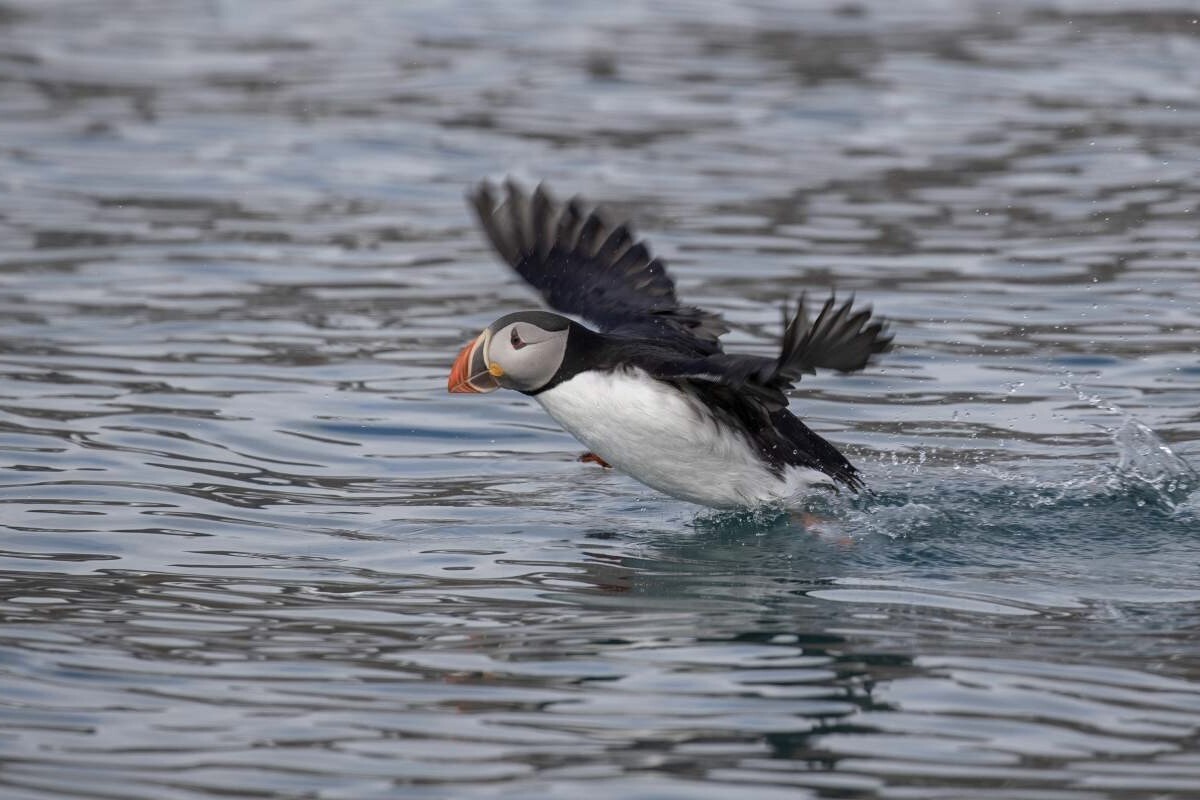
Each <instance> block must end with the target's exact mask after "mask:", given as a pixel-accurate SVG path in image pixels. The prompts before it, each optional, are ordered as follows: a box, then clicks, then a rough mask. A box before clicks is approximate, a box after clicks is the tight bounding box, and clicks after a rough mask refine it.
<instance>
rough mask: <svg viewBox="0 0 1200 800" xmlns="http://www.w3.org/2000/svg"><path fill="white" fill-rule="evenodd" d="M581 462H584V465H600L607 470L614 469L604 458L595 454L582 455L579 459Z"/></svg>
mask: <svg viewBox="0 0 1200 800" xmlns="http://www.w3.org/2000/svg"><path fill="white" fill-rule="evenodd" d="M579 460H580V461H582V462H583V463H584V464H589V463H590V464H599V465H600V466H602V467H604V468H605V469H612V464H610V463H608V462H607V461H605V460H604V459H603V458H601V457H600V456H598V455H596V454H595V453H584V454H583V455H581V456H580V457H579Z"/></svg>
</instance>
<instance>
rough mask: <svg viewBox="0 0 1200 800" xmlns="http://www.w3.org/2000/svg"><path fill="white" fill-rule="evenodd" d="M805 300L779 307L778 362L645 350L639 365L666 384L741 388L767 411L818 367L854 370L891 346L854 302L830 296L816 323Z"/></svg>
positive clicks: (779, 406) (885, 333)
mask: <svg viewBox="0 0 1200 800" xmlns="http://www.w3.org/2000/svg"><path fill="white" fill-rule="evenodd" d="M806 299H807V298H806V296H805V295H801V296H800V303H799V306H798V307H797V309H796V311H795V313H794V314H793V313H791V312H790V311H789V309H788V306H787V305H786V304H785V305H784V308H783V318H784V331H783V342H782V345H781V346H780V349H779V355H778V356H777V357H776V358H767V357H765V356H755V355H748V354H744V353H714V354H711V355H702V356H695V357H690V356H684V357H680V356H679V355H677V354H675V353H670V352H666V351H663V350H659V349H650V348H647V349H646V350H645V351H643V352H641V353H637V354H636V356H635V358H636V360H637V363H638V366H641V367H642V368H643V369H646V370H647V371H648V372H649V373H650V374H651V375H654V376H655V377H657V378H662V379H664V380H687V381H694V382H698V383H712V384H721V385H723V386H729V387H732V388H735V389H738V390H740V391H741V392H742V393H743V394H745V395H746V396H747V397H748V398H752V399H753V400H754V401H756V402H758V403H760V404H762V406H763V407H764V408H765V409H767V410H768V411H776V410H779V409H784V408H787V405H788V399H787V395H786V394H785V392H786V391H787V390H788V389H790V388H792V386H793V385H795V384H796V383H798V382H799V381H800V379H801V378H802V377H803V376H805V375H811V374H813V373H814V372H816V371H817V370H818V369H833V370H837V371H839V372H857V371H858V370H861V369H863V368H864V367H866V366H867V364H868V363H870V361H871V358H872V357H874V356H875V355H876V354H878V353H884V352H886V351H887V350H889V349H890V348H891V346H892V336H891V334H890V333H888V331H887V328H886V326H885V324H884V323H883V322H881V321H880V320H873V319H872V318H871V310H870V309H869V308H865V309H859V310H858V311H855V310H854V307H853V306H854V300H853V299H850V300H847V301H846V302H845V303H842V304H841V305H840V306H839V305H837V299H836V298H835V297H834V296H833V295H830V297H829V299H828V300H826V301H825V304H824V305H823V306H822V307H821V311H820V313H819V314H817V318H816V319H809V316H808V312H807V311H806V309H805V306H806Z"/></svg>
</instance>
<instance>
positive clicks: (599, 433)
mask: <svg viewBox="0 0 1200 800" xmlns="http://www.w3.org/2000/svg"><path fill="white" fill-rule="evenodd" d="M536 399H537V401H538V402H539V403H541V404H542V407H543V408H544V409H546V412H547V413H549V414H550V416H551V417H553V418H554V420H555V421H556V422H557V423H558V424H559V425H561V426H562V427H563V428H565V429H566V430H567V431H568V432H569V433H571V434H572V435H573V436H574V437H575V438H576V439H578V440H579V441H581V442H583V444H584V445H586V446H587V447H588V449H590V450H591V451H592V452H594V453H595V454H596V455H598V456H600V457H601V458H603V459H604V460H605V461H607V462H608V463H609V464H612V465H613V467H615V468H616V469H619V470H620V471H621V472H624V473H625V474H627V475H630V476H632V477H634V478H637V479H638V480H639V481H641V482H642V483H644V484H646V485H647V486H650V487H652V488H654V489H657V490H659V491H660V492H665V493H666V494H669V495H671V496H673V497H678V498H680V499H681V500H687V501H689V502H692V503H699V504H701V505H706V506H713V507H716V508H732V507H738V506H754V505H761V504H763V503H774V502H782V501H786V500H788V499H789V498H792V497H793V496H795V495H796V494H798V493H799V492H801V491H803V490H804V489H805V488H807V487H809V486H811V485H813V484H814V483H829V482H830V479H829V477H828V476H827V475H824V474H822V473H821V472H818V471H817V470H812V469H804V468H788V469H787V471H786V472H785V474H784V476H783V477H782V478H781V477H779V476H777V475H775V474H774V473H773V472H771V470H770V469H768V468H767V466H766V465H765V464H764V463H763V462H762V460H761V459H760V458H759V456H758V454H757V452H755V450H754V448H753V446H752V445H751V444H750V442H748V441H747V440H746V438H745V437H744V436H742V435H741V434H740V433H738V432H736V431H733V430H730V429H729V428H728V427H724V426H721V425H719V424H718V422H717V420H716V419H714V418H713V416H712V415H711V414H710V413H709V412H708V411H707V410H706V409H705V408H704V406H703V405H702V404H700V403H698V402H694V401H692V400H690V399H689V398H688V397H687V396H686V395H684V394H683V393H681V392H680V391H678V390H677V389H675V388H674V387H672V386H670V385H668V384H666V383H663V382H661V381H658V380H655V379H654V378H651V377H650V376H649V375H648V374H646V373H645V372H643V371H642V370H640V369H630V370H626V371H620V372H582V373H580V374H578V375H576V376H575V377H574V378H571V379H570V380H567V381H564V382H562V383H560V384H559V385H558V386H556V387H554V388H553V389H549V390H547V391H545V392H542V393H541V394H539V395H536Z"/></svg>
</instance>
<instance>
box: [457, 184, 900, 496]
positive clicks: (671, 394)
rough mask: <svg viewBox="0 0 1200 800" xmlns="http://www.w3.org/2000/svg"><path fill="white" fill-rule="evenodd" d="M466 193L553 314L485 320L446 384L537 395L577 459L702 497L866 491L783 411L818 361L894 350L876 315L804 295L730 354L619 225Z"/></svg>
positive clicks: (850, 367)
mask: <svg viewBox="0 0 1200 800" xmlns="http://www.w3.org/2000/svg"><path fill="white" fill-rule="evenodd" d="M498 196H501V197H500V200H499V201H498V199H497V198H498ZM468 200H469V203H470V205H471V206H472V208H473V209H474V211H475V214H476V215H477V216H478V219H479V222H480V224H481V226H482V228H483V233H484V235H485V236H486V237H487V240H488V241H489V242H490V243H491V245H492V247H493V248H494V249H495V251H496V253H497V254H498V255H499V256H500V258H501V259H502V260H503V261H504V262H505V263H506V264H508V266H509V267H511V268H512V269H513V270H515V271H516V273H517V274H518V275H520V276H521V277H522V278H523V279H524V280H525V281H526V282H527V283H529V284H530V285H531V286H532V287H533V288H534V289H535V290H537V292H538V293H539V294H540V295H541V297H542V299H543V300H544V301H545V303H546V305H548V306H549V307H550V308H551V309H553V311H546V310H525V311H516V312H514V313H511V314H506V315H504V316H502V317H500V318H499V319H497V320H496V321H495V322H493V323H492V324H491V325H489V326H488V327H487V328H485V329H484V330H483V332H482V333H480V334H479V335H478V336H477V337H475V339H474V340H472V341H471V342H468V343H467V345H466V346H465V347H463V348H462V350H461V352H460V353H459V354H458V357H457V359H456V360H455V361H454V364H453V366H452V368H451V370H450V375H449V378H448V381H447V388H448V389H449V391H450V392H454V393H480V394H482V393H487V392H493V391H495V390H497V389H511V390H515V391H517V392H520V393H522V394H525V395H527V396H529V397H532V398H533V399H534V400H535V401H537V402H538V403H539V404H540V405H541V406H542V408H543V409H545V411H546V413H548V414H549V415H550V416H551V417H552V418H553V419H554V421H555V422H557V423H558V424H559V425H560V426H561V427H562V428H563V429H565V430H566V431H567V432H569V433H570V434H572V435H573V436H574V437H575V438H576V439H578V440H579V441H580V442H582V443H583V444H584V446H585V447H587V448H588V451H589V452H588V453H586V454H584V455H583V456H582V457H581V460H584V461H594V462H596V463H598V464H600V465H601V466H604V467H612V468H615V469H616V470H618V471H619V472H622V473H624V474H626V475H629V476H631V477H633V478H635V479H636V480H638V481H640V482H641V483H643V484H645V485H646V486H649V487H651V488H652V489H656V490H658V491H659V492H663V493H665V494H667V495H670V496H672V497H675V498H678V499H680V500H685V501H687V502H690V503H696V504H698V505H702V506H708V507H711V508H715V509H742V508H756V507H761V506H788V505H791V504H794V503H797V502H800V501H802V500H803V499H804V498H805V496H807V495H810V494H814V493H816V492H819V491H829V490H833V491H838V490H841V489H845V490H848V491H850V492H858V491H860V490H862V489H863V488H864V483H863V479H862V477H861V475H860V473H859V471H858V469H857V468H855V467H854V465H853V464H851V463H850V462H849V461H848V460H847V459H846V457H845V456H844V455H842V454H841V453H840V452H839V451H838V449H837V448H836V447H834V446H833V445H832V444H830V443H829V442H828V441H826V440H825V439H824V438H822V437H821V436H819V435H818V434H816V433H814V432H813V431H812V430H811V429H810V428H809V427H808V426H807V425H805V424H804V423H803V422H802V421H801V420H800V419H799V418H798V417H797V416H796V415H794V414H793V413H792V412H791V411H790V410H789V409H788V404H789V399H788V394H787V393H788V391H789V390H791V389H792V388H793V386H794V385H795V384H796V383H798V382H799V381H800V379H801V378H802V377H803V376H805V375H811V374H814V373H815V372H816V371H817V370H818V369H822V370H836V371H838V372H843V373H848V372H856V371H859V370H862V369H863V368H864V367H866V366H867V364H868V363H869V362H870V361H871V360H872V359H873V358H874V357H875V356H876V355H878V354H880V353H883V352H886V351H887V350H888V349H890V347H891V344H892V338H893V337H892V335H891V334H890V333H889V332H888V328H887V323H886V322H884V321H881V320H879V319H878V318H874V319H873V318H872V313H871V309H870V308H869V307H867V308H860V309H855V308H854V298H853V297H851V298H850V299H849V300H846V301H844V302H841V303H839V302H838V300H837V298H836V296H835V295H833V294H831V295H830V296H829V298H828V299H827V300H825V302H824V303H823V304H822V305H821V306H820V310H819V311H818V312H817V313H816V316H815V317H814V316H810V314H809V312H808V311H807V296H806V294H801V296H800V298H799V302H798V303H797V304H796V306H795V308H794V309H793V308H791V307H790V304H789V303H788V302H787V301H785V302H784V304H783V337H782V342H781V344H780V348H779V354H778V355H777V356H776V357H774V358H771V357H766V356H760V355H753V354H748V353H727V352H725V351H724V349H723V348H722V346H721V341H720V338H721V335H722V334H724V333H726V332H728V330H729V328H728V327H727V326H726V325H725V323H724V322H723V320H722V317H721V315H720V314H716V313H713V312H710V311H705V310H703V309H700V308H697V307H694V306H688V305H682V304H680V302H679V301H678V299H676V295H675V284H674V281H673V280H672V279H671V276H670V275H669V274H668V273H667V270H666V267H665V265H664V264H663V261H662V260H661V259H659V258H655V257H654V256H653V255H652V254H651V252H650V248H649V247H648V246H647V244H646V242H645V241H642V240H640V239H639V238H638V237H637V236H635V234H634V232H633V230H632V229H631V227H630V226H629V224H628V223H625V224H613V223H611V222H610V221H609V219H608V216H607V215H606V213H605V212H604V211H602V210H600V209H597V208H594V207H590V206H589V205H588V204H587V203H585V202H584V201H583V200H581V199H580V198H578V197H576V198H574V199H572V200H570V201H568V202H565V203H562V202H559V201H557V200H556V199H555V198H554V197H553V196H552V195H551V194H550V192H549V191H548V190H547V189H546V188H545V186H544V185H539V186H537V187H536V188H535V189H534V190H533V191H532V192H529V191H527V190H526V189H524V188H523V187H522V186H521V185H519V184H518V183H516V182H514V181H513V180H512V179H509V180H507V181H506V182H505V183H504V185H503V187H500V186H494V185H492V184H491V183H490V182H487V181H484V182H483V183H481V184H479V185H478V186H477V187H476V188H474V189H473V190H472V191H470V192H469V194H468ZM573 318H578V319H581V320H583V321H584V322H586V323H589V324H590V326H589V325H584V324H582V323H581V322H578V321H576V319H573Z"/></svg>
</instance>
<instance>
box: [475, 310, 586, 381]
mask: <svg viewBox="0 0 1200 800" xmlns="http://www.w3.org/2000/svg"><path fill="white" fill-rule="evenodd" d="M567 335H568V331H567V330H566V329H563V330H559V331H548V330H544V329H542V328H539V327H538V326H537V325H534V324H533V323H532V322H519V321H518V322H511V323H509V324H508V325H505V326H504V327H503V328H500V329H499V330H497V331H496V332H495V333H493V334H492V340H491V343H490V345H489V347H488V353H487V359H488V362H489V366H493V365H494V366H495V367H498V369H494V370H493V372H492V374H493V375H496V377H497V379H498V380H499V381H500V385H501V386H504V387H505V388H508V389H520V390H522V391H527V392H530V391H534V390H536V389H540V388H541V387H543V386H545V385H546V384H547V383H549V382H550V379H551V378H553V377H554V375H555V373H556V372H558V368H559V367H560V366H562V362H563V355H564V354H565V353H566V350H567ZM497 373H498V374H497Z"/></svg>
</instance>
